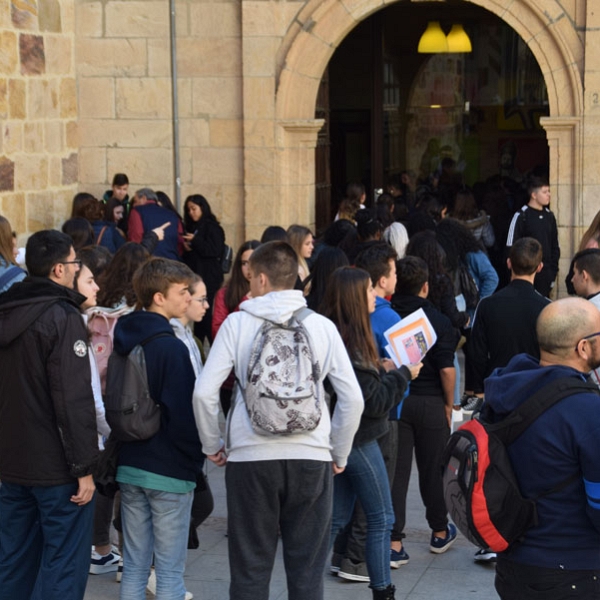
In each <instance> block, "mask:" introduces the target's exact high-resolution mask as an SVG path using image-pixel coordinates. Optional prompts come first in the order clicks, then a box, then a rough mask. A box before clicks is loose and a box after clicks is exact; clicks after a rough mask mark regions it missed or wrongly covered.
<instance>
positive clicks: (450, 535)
mask: <svg viewBox="0 0 600 600" xmlns="http://www.w3.org/2000/svg"><path fill="white" fill-rule="evenodd" d="M455 541H456V527H455V526H454V525H453V524H452V523H448V527H446V537H445V538H440V537H436V536H435V535H433V533H432V534H431V542H430V543H429V551H430V552H433V553H434V554H442V553H443V552H446V550H448V548H450V546H452V544H454V542H455Z"/></svg>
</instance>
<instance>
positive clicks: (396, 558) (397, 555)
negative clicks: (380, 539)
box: [390, 546, 410, 569]
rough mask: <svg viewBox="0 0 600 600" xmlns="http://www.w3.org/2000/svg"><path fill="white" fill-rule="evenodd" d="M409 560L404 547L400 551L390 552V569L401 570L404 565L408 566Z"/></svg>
mask: <svg viewBox="0 0 600 600" xmlns="http://www.w3.org/2000/svg"><path fill="white" fill-rule="evenodd" d="M409 559H410V557H409V556H408V554H406V550H405V549H404V546H402V548H400V551H397V550H393V549H392V550H390V567H391V568H392V569H399V568H400V567H401V566H402V565H406V564H408V561H409Z"/></svg>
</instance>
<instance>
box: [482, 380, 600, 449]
mask: <svg viewBox="0 0 600 600" xmlns="http://www.w3.org/2000/svg"><path fill="white" fill-rule="evenodd" d="M586 392H587V393H592V394H596V395H600V390H599V389H598V386H596V385H595V384H594V383H593V382H591V381H582V380H580V379H578V378H576V377H561V378H560V379H555V380H554V381H551V382H550V383H548V384H547V385H545V386H543V387H542V388H540V389H539V390H538V391H537V392H535V393H534V394H533V395H532V396H530V397H529V398H528V399H527V400H525V402H523V404H521V406H519V407H518V408H517V409H516V410H515V411H513V412H512V414H511V415H509V416H508V417H506V419H503V420H502V421H500V422H499V423H494V424H492V425H489V426H488V427H487V429H488V431H489V432H490V433H494V434H495V435H496V436H497V437H499V438H500V439H501V441H502V442H504V444H505V445H506V446H508V445H510V444H512V443H513V442H514V441H515V440H516V439H517V438H518V437H519V436H520V435H521V434H522V433H523V432H524V431H525V430H526V429H527V428H528V427H529V426H530V425H531V424H532V423H533V422H534V421H535V420H536V419H537V418H538V417H540V416H541V415H542V414H543V413H544V412H546V411H547V410H548V409H549V408H551V407H552V406H554V405H555V404H557V403H558V402H560V401H561V400H563V399H564V398H568V397H569V396H574V395H575V394H580V393H586Z"/></svg>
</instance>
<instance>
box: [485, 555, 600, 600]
mask: <svg viewBox="0 0 600 600" xmlns="http://www.w3.org/2000/svg"><path fill="white" fill-rule="evenodd" d="M495 586H496V591H497V592H498V595H499V596H500V598H501V599H502V600H568V599H572V598H580V599H581V600H598V599H599V598H600V571H568V570H565V569H547V568H544V567H534V566H533V565H523V564H520V563H516V562H513V561H510V560H506V559H505V558H502V556H499V557H498V562H497V563H496V581H495Z"/></svg>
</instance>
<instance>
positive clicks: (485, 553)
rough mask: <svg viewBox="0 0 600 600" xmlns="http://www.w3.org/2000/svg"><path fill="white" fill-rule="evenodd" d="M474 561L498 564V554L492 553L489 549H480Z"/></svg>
mask: <svg viewBox="0 0 600 600" xmlns="http://www.w3.org/2000/svg"><path fill="white" fill-rule="evenodd" d="M473 560H474V561H475V562H480V563H488V562H489V563H491V562H496V553H495V552H492V551H491V550H490V549H489V548H479V550H477V552H475V556H474V557H473Z"/></svg>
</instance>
